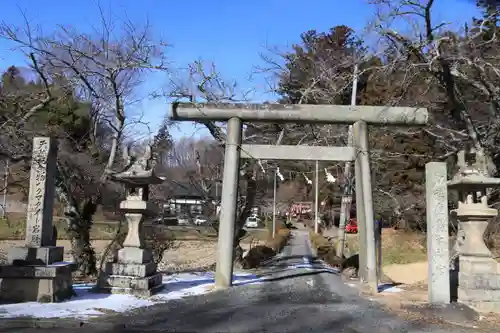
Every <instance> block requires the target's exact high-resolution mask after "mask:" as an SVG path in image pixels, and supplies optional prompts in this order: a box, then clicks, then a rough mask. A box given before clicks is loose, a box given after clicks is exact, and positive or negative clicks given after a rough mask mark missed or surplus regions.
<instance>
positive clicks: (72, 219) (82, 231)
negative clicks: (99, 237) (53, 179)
mask: <svg viewBox="0 0 500 333" xmlns="http://www.w3.org/2000/svg"><path fill="white" fill-rule="evenodd" d="M58 171H59V172H58V174H57V185H56V193H57V195H58V197H59V201H60V202H61V203H64V205H65V207H64V211H65V215H66V218H67V219H68V236H69V237H70V239H71V247H72V255H73V260H74V261H75V264H76V265H77V268H78V270H79V271H80V272H81V274H82V275H94V274H96V273H97V269H96V257H95V252H94V249H93V248H92V244H91V243H90V228H91V227H92V215H93V214H94V213H95V211H96V209H97V203H96V200H95V199H87V200H86V201H85V202H84V204H83V205H82V209H81V210H80V207H79V206H78V203H77V201H76V199H75V198H73V197H72V196H71V195H70V194H69V191H68V190H67V187H66V186H65V183H64V179H63V177H64V175H63V174H61V171H62V170H61V169H60V168H59V170H58Z"/></svg>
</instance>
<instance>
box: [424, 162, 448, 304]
mask: <svg viewBox="0 0 500 333" xmlns="http://www.w3.org/2000/svg"><path fill="white" fill-rule="evenodd" d="M446 185H447V169H446V163H444V162H430V163H427V164H426V165H425V187H426V189H425V197H426V207H427V256H428V258H429V259H428V262H429V279H428V283H429V286H428V294H429V303H430V304H433V305H438V304H440V305H441V304H448V303H450V300H451V297H450V265H449V261H450V255H449V236H448V223H449V222H448V188H447V186H446Z"/></svg>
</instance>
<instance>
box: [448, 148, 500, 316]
mask: <svg viewBox="0 0 500 333" xmlns="http://www.w3.org/2000/svg"><path fill="white" fill-rule="evenodd" d="M466 157H467V156H466V153H465V152H461V153H460V154H459V165H461V169H460V170H459V173H458V174H457V175H456V176H455V177H454V178H453V179H452V180H451V181H450V182H448V188H449V189H452V190H456V191H458V193H459V202H458V208H457V209H456V210H455V211H454V213H455V214H456V218H457V220H458V221H459V224H460V227H459V230H460V231H461V237H460V238H461V241H460V243H457V244H458V245H457V246H458V252H459V274H458V301H459V302H461V303H464V304H466V305H468V306H470V307H472V308H474V309H475V310H477V311H479V312H500V265H499V264H498V263H497V261H496V260H495V259H493V257H492V254H491V252H490V250H489V249H488V247H487V246H486V244H485V242H484V238H483V237H484V232H485V230H486V227H487V226H488V222H489V220H491V219H492V218H493V217H496V216H497V215H498V210H497V209H494V208H490V207H489V206H488V199H487V195H486V193H487V190H488V189H491V188H493V187H498V186H500V178H491V177H488V176H487V175H486V174H485V171H486V170H485V169H484V161H483V159H482V158H481V154H476V161H475V162H473V163H467V162H466Z"/></svg>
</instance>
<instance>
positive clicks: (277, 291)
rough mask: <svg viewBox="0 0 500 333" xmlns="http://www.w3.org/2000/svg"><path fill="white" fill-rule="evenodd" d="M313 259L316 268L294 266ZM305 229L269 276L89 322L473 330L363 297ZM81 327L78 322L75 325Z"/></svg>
mask: <svg viewBox="0 0 500 333" xmlns="http://www.w3.org/2000/svg"><path fill="white" fill-rule="evenodd" d="M305 262H309V263H311V264H313V266H315V267H316V268H317V269H314V270H311V269H307V268H295V269H292V270H291V269H289V266H291V265H296V264H304V263H305ZM322 267H323V266H322V264H321V263H320V262H318V261H316V260H315V259H314V258H313V257H312V255H311V250H310V246H309V240H308V236H307V233H306V232H305V231H300V230H297V231H294V232H293V238H292V239H291V240H290V245H289V246H287V247H286V248H285V249H284V251H283V253H282V254H281V256H280V257H279V258H277V259H276V260H274V261H273V262H271V263H269V264H268V265H267V267H266V268H264V269H263V271H262V273H263V274H265V275H266V276H267V277H268V278H270V279H273V281H270V282H264V283H262V284H256V285H247V286H238V287H234V288H232V289H230V290H228V291H220V292H214V293H211V294H208V295H203V296H195V297H189V298H185V299H181V300H176V301H171V302H168V303H165V304H161V305H155V306H152V307H149V308H143V309H140V310H137V311H135V312H134V313H131V314H128V315H126V316H120V317H116V318H110V319H109V320H106V321H100V322H96V323H93V324H90V326H88V325H84V326H83V327H82V328H81V330H82V331H83V330H90V331H93V332H96V333H97V332H123V333H126V332H129V333H132V332H186V333H187V332H189V333H194V332H200V333H201V332H204V333H205V332H206V333H208V332H234V333H242V332H248V333H250V332H255V333H257V332H259V333H261V332H279V333H285V332H300V333H303V332H336V333H337V332H339V333H340V332H349V333H357V332H366V333H377V332H380V333H385V332H387V333H389V332H414V333H416V332H434V333H441V332H443V333H444V332H447V333H449V332H452V333H453V332H455V333H459V332H470V331H471V329H470V328H469V329H466V328H463V329H462V328H451V327H442V326H435V325H430V324H426V323H423V322H420V323H415V322H407V321H405V320H403V319H401V318H399V317H396V316H395V315H393V314H390V313H388V312H385V311H383V310H382V309H381V308H380V306H379V305H377V304H375V303H372V302H370V301H368V300H365V299H363V298H361V297H360V296H358V294H357V292H356V291H355V290H354V289H352V288H351V287H349V286H346V285H345V284H344V283H343V282H342V281H341V278H340V277H339V276H338V275H336V274H332V273H325V272H324V270H322V269H321V268H322ZM74 330H77V331H78V330H79V328H74V329H72V330H71V331H74ZM68 331H70V330H68V328H64V329H57V328H51V329H43V328H37V329H25V330H20V329H15V330H1V329H0V332H37V333H44V332H52V333H55V332H68Z"/></svg>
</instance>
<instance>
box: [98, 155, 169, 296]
mask: <svg viewBox="0 0 500 333" xmlns="http://www.w3.org/2000/svg"><path fill="white" fill-rule="evenodd" d="M125 159H126V160H127V166H126V167H125V169H124V170H123V171H121V172H118V173H115V174H113V175H112V178H113V180H115V181H116V182H119V183H122V184H124V185H125V189H126V195H127V197H126V200H124V201H122V202H121V203H120V209H122V210H123V211H124V212H125V219H126V221H127V226H128V232H127V236H126V238H125V241H124V242H123V248H122V249H120V250H119V251H118V255H117V256H116V259H115V261H114V262H108V263H106V266H105V269H104V272H101V274H100V277H99V281H98V284H97V286H96V288H95V291H96V292H102V293H119V294H132V295H135V296H150V295H152V294H154V293H156V292H158V291H160V290H161V288H162V286H163V285H162V275H161V274H160V273H157V271H156V263H155V262H154V261H153V255H152V251H151V249H148V248H147V247H146V246H145V244H144V235H143V230H142V222H143V219H144V217H146V216H148V215H150V214H151V213H153V212H154V211H155V209H153V207H152V206H151V205H150V203H149V201H148V199H149V198H148V197H149V186H150V185H151V184H159V183H162V182H163V179H162V178H160V177H157V176H156V175H155V173H154V170H153V166H152V165H151V162H152V152H151V147H147V148H146V152H145V154H144V155H143V156H142V157H131V156H130V151H129V148H127V149H126V150H125Z"/></svg>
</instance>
